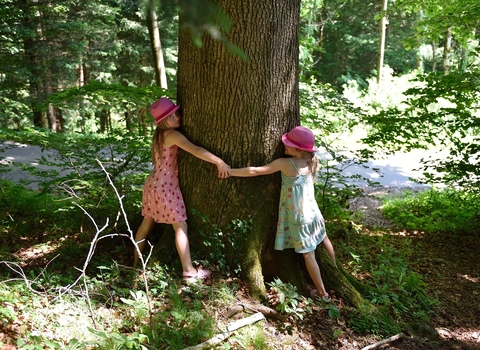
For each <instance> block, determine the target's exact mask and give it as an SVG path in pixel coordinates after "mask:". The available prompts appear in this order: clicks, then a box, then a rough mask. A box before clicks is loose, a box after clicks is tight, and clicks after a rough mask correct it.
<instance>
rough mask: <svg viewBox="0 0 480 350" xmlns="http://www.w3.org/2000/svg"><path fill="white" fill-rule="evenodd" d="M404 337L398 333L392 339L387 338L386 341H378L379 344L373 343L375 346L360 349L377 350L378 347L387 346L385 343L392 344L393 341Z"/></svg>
mask: <svg viewBox="0 0 480 350" xmlns="http://www.w3.org/2000/svg"><path fill="white" fill-rule="evenodd" d="M404 336H405V334H403V333H399V334H396V335H394V336H393V337H390V338H387V339H383V340H381V341H379V342H377V343H375V344H372V345H368V346H366V347H364V348H362V350H371V349H376V348H378V347H379V346H382V345H384V344H387V343H391V342H394V341H395V340H398V339H400V338H402V337H404Z"/></svg>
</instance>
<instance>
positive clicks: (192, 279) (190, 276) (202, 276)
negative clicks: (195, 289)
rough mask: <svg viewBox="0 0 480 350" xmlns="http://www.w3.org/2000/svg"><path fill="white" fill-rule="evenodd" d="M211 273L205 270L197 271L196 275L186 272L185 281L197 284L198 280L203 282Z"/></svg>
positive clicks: (184, 274)
mask: <svg viewBox="0 0 480 350" xmlns="http://www.w3.org/2000/svg"><path fill="white" fill-rule="evenodd" d="M210 274H211V271H210V270H204V269H197V273H196V274H191V273H188V272H184V273H183V274H182V275H183V280H184V281H186V282H197V281H198V280H203V279H205V278H207V277H208V276H210Z"/></svg>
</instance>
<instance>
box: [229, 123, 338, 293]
mask: <svg viewBox="0 0 480 350" xmlns="http://www.w3.org/2000/svg"><path fill="white" fill-rule="evenodd" d="M282 142H283V144H284V145H285V154H286V155H287V156H290V157H288V158H278V159H276V160H274V161H273V162H271V163H270V164H267V165H264V166H260V167H246V168H239V169H232V170H231V176H238V177H251V176H257V175H268V174H272V173H275V172H277V171H281V173H282V189H281V193H280V205H279V212H278V223H277V235H276V238H275V249H276V250H283V249H286V248H293V249H295V252H297V253H301V254H303V257H304V258H305V265H306V267H307V271H308V273H309V274H310V277H311V278H312V281H313V283H314V284H315V288H316V289H312V290H311V293H310V295H311V296H312V297H317V296H318V297H320V298H323V299H324V300H327V301H328V300H330V296H329V295H328V293H327V291H326V290H325V286H324V285H323V281H322V275H321V273H320V267H319V266H318V263H317V260H316V259H315V249H316V248H317V246H318V245H319V244H322V245H323V246H324V247H325V249H326V250H327V253H328V255H329V256H330V258H331V259H332V261H333V263H334V264H336V262H335V252H334V250H333V246H332V243H331V242H330V239H329V238H328V236H327V234H326V231H325V222H324V220H323V216H322V213H321V212H320V209H319V208H318V205H317V202H316V200H315V191H314V186H313V183H314V180H315V179H316V176H315V174H316V169H317V165H318V159H317V157H316V155H315V152H316V151H317V150H316V149H315V136H314V135H313V133H312V131H311V130H310V129H308V128H306V127H303V126H297V127H296V128H294V129H293V130H291V131H290V132H288V133H286V134H284V135H283V136H282Z"/></svg>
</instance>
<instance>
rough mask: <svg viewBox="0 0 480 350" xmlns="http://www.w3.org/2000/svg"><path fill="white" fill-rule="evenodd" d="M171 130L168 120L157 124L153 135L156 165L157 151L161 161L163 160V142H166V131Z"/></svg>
mask: <svg viewBox="0 0 480 350" xmlns="http://www.w3.org/2000/svg"><path fill="white" fill-rule="evenodd" d="M170 129H171V128H170V127H169V126H168V122H167V118H165V119H164V120H162V121H161V122H160V123H158V124H157V127H156V128H155V132H154V133H153V137H152V164H153V165H155V163H156V160H155V151H157V152H158V154H159V156H160V161H161V159H162V153H163V142H164V141H165V131H166V130H170Z"/></svg>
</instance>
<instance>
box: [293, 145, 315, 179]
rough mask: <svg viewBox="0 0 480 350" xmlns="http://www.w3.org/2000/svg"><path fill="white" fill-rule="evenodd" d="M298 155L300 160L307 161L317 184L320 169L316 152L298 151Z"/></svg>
mask: <svg viewBox="0 0 480 350" xmlns="http://www.w3.org/2000/svg"><path fill="white" fill-rule="evenodd" d="M297 151H298V155H299V157H300V158H303V159H306V160H307V164H308V167H309V168H310V171H311V172H312V176H313V181H314V182H317V167H318V158H317V155H316V154H315V152H308V151H303V150H301V149H298V148H297Z"/></svg>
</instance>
